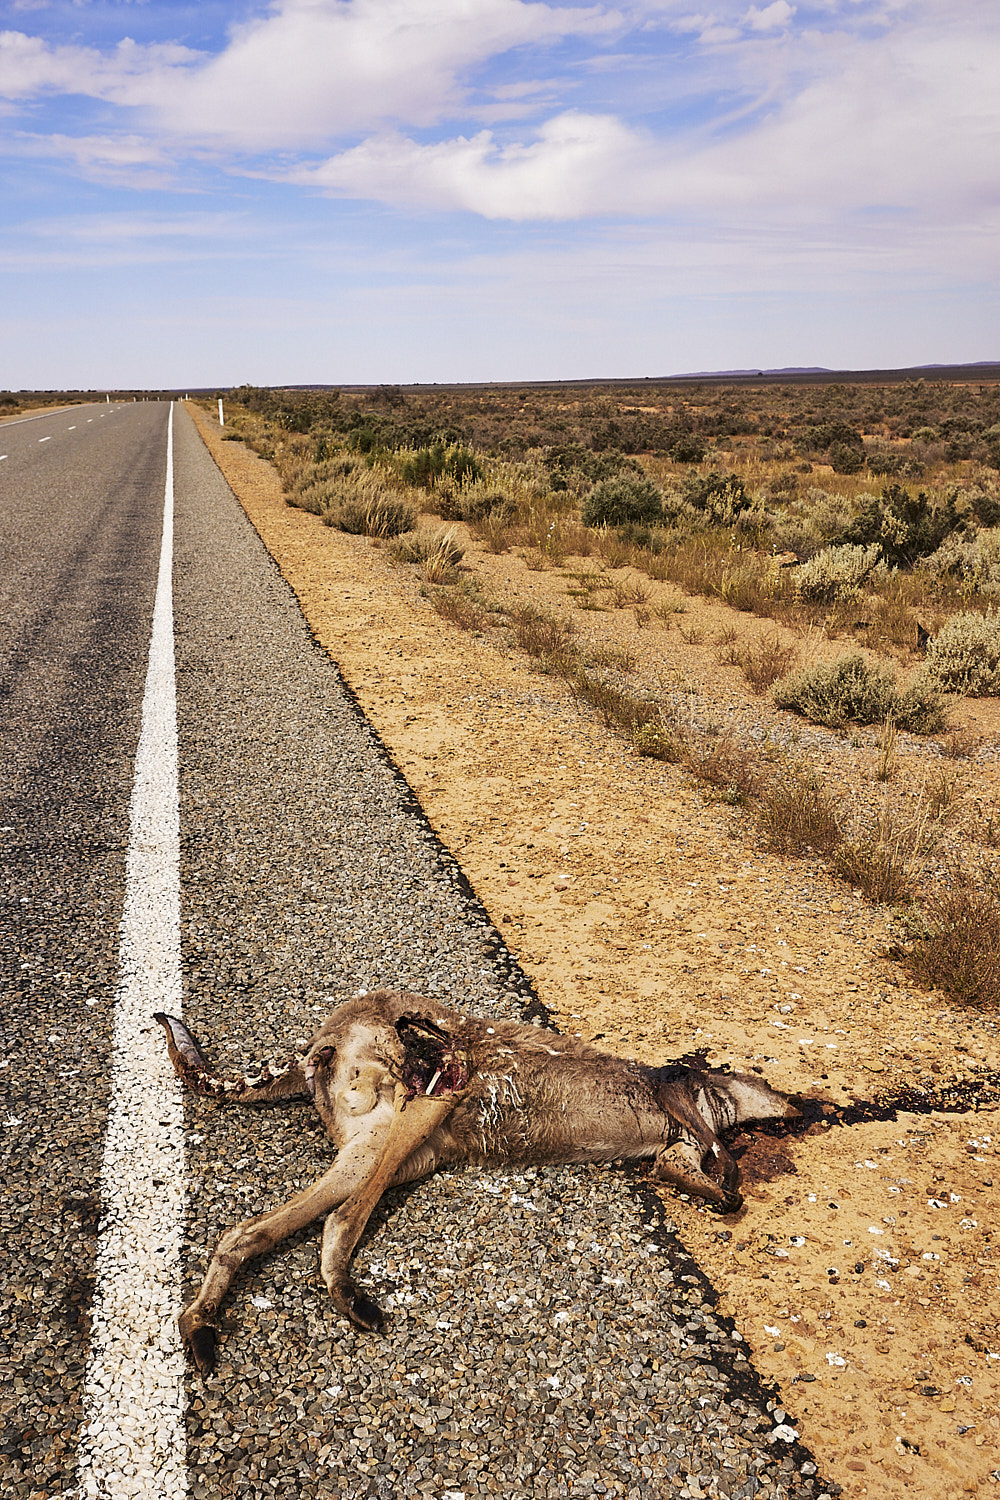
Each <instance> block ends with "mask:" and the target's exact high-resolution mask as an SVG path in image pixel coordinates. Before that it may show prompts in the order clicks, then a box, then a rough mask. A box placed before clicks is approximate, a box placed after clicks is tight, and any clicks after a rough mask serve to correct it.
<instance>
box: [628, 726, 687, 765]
mask: <svg viewBox="0 0 1000 1500" xmlns="http://www.w3.org/2000/svg"><path fill="white" fill-rule="evenodd" d="M632 748H633V750H634V751H635V753H636V754H637V755H641V756H644V757H645V758H646V759H647V760H662V761H666V762H667V764H668V765H675V764H676V763H677V762H678V761H679V760H681V758H682V757H683V754H684V746H683V744H682V743H681V742H680V741H679V740H678V738H677V736H676V735H674V734H671V733H670V732H669V730H667V729H665V728H664V726H663V725H662V724H660V723H658V722H657V721H656V720H655V719H650V720H649V721H648V722H647V723H645V724H640V726H639V728H638V729H637V730H636V731H635V733H634V734H633V736H632Z"/></svg>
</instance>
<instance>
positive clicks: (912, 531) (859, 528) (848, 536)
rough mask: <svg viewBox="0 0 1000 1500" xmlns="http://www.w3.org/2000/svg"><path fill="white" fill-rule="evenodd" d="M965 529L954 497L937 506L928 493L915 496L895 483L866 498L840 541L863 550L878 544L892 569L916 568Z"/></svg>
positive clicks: (923, 491) (840, 537) (949, 496)
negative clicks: (923, 559) (958, 531)
mask: <svg viewBox="0 0 1000 1500" xmlns="http://www.w3.org/2000/svg"><path fill="white" fill-rule="evenodd" d="M963 525H964V522H963V519H962V517H961V515H960V514H959V513H958V511H957V510H956V509H955V502H954V498H953V496H951V495H948V496H946V497H945V498H944V499H943V500H941V501H939V503H938V504H934V503H933V502H932V500H931V497H930V495H928V493H927V491H926V490H920V491H918V493H917V494H916V495H914V494H912V493H911V492H910V491H909V490H908V489H907V488H906V487H905V485H902V484H895V483H894V484H887V485H886V486H885V487H884V489H883V490H882V493H881V495H879V496H877V497H876V496H875V495H866V496H864V497H863V503H862V506H861V508H860V510H859V511H858V513H857V515H855V516H854V518H853V519H852V521H851V522H850V524H849V525H848V526H846V527H845V528H844V531H843V532H842V534H841V535H840V536H839V537H838V538H837V539H836V540H837V541H838V542H841V543H847V542H850V543H853V544H854V545H855V546H859V547H870V546H872V545H873V544H874V543H875V542H877V543H878V544H879V546H880V547H881V548H882V555H883V557H884V558H885V561H886V562H887V563H888V565H889V566H890V567H891V568H912V567H913V565H914V563H916V562H917V561H918V560H919V559H920V558H922V557H929V556H930V554H931V553H932V552H935V551H936V550H937V549H938V547H940V545H941V543H942V542H943V541H944V540H945V538H946V537H947V536H950V535H951V533H952V532H953V531H955V530H956V528H959V527H962V526H963Z"/></svg>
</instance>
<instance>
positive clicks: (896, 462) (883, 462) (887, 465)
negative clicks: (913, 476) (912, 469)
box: [866, 448, 906, 478]
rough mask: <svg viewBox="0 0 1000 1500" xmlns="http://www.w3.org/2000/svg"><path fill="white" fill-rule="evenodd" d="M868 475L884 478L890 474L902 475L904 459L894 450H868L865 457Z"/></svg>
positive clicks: (904, 464)
mask: <svg viewBox="0 0 1000 1500" xmlns="http://www.w3.org/2000/svg"><path fill="white" fill-rule="evenodd" d="M866 459H867V463H868V472H869V474H874V475H876V477H878V478H886V477H888V476H889V475H890V474H902V472H903V469H904V468H905V466H906V459H905V458H904V456H903V454H902V453H899V452H898V451H897V450H896V449H895V448H870V449H869V450H868V453H867V455H866Z"/></svg>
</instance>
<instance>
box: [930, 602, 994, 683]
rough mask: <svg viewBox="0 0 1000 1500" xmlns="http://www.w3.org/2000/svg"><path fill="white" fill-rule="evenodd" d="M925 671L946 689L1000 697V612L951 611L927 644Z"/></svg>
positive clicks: (992, 610) (932, 680) (931, 680)
mask: <svg viewBox="0 0 1000 1500" xmlns="http://www.w3.org/2000/svg"><path fill="white" fill-rule="evenodd" d="M925 672H926V676H927V678H928V679H929V681H930V683H931V684H933V685H934V686H935V687H938V688H942V689H944V691H945V692H949V693H962V694H964V695H965V697H967V698H996V697H1000V613H998V612H997V611H996V610H994V609H993V608H992V607H991V608H990V609H989V610H988V611H987V612H986V614H984V615H981V614H975V613H973V612H963V613H962V614H958V615H953V616H952V617H951V619H950V620H949V621H948V622H947V624H946V625H944V626H942V628H941V630H940V631H939V632H938V634H937V635H936V636H935V637H934V639H933V640H931V641H929V642H928V644H927V665H926V667H925Z"/></svg>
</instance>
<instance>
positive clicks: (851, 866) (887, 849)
mask: <svg viewBox="0 0 1000 1500" xmlns="http://www.w3.org/2000/svg"><path fill="white" fill-rule="evenodd" d="M833 867H834V869H835V870H836V872H837V874H838V875H839V876H840V877H841V879H842V880H846V881H847V883H848V884H849V885H853V886H856V887H857V888H858V889H859V890H860V891H862V892H863V893H864V895H865V896H867V897H868V900H869V901H874V902H877V903H879V904H880V905H881V904H888V905H892V906H898V905H900V904H901V903H902V902H904V901H908V900H909V899H910V897H911V895H912V894H913V883H914V878H915V874H916V870H915V867H914V860H913V851H912V847H910V846H908V845H907V843H906V842H905V840H904V841H902V842H901V841H900V839H899V837H898V836H897V835H895V834H894V833H893V831H892V829H891V827H889V826H888V825H883V823H882V822H881V820H880V822H879V826H878V829H877V832H876V835H875V836H874V837H873V836H872V835H870V834H869V833H867V832H863V833H860V834H857V835H855V836H853V837H847V838H844V839H843V840H842V842H841V843H840V844H838V846H837V847H836V849H834V851H833Z"/></svg>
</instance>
